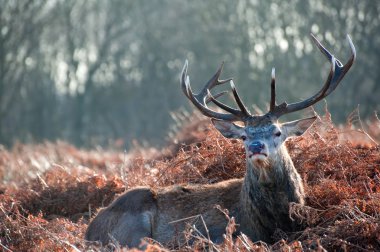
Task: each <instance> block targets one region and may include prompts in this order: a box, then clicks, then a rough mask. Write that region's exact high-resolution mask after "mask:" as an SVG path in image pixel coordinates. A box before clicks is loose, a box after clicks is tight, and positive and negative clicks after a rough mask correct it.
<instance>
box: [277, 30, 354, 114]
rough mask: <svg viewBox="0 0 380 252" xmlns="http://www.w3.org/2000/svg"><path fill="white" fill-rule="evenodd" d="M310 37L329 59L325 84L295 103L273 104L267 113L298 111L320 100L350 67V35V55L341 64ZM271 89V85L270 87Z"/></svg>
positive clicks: (352, 57) (352, 52)
mask: <svg viewBox="0 0 380 252" xmlns="http://www.w3.org/2000/svg"><path fill="white" fill-rule="evenodd" d="M311 38H312V40H313V42H314V43H315V44H316V46H317V47H318V48H319V50H320V51H321V52H322V53H323V55H325V57H326V58H327V59H328V60H329V61H330V64H331V68H330V73H329V76H328V78H327V80H326V82H325V84H324V85H323V87H322V89H321V90H319V91H318V92H317V93H316V94H315V95H313V96H311V97H310V98H308V99H306V100H303V101H300V102H297V103H291V104H286V103H282V104H280V105H279V106H275V107H274V109H273V110H272V109H271V110H270V112H269V113H272V114H273V115H274V116H276V117H277V118H278V117H280V116H282V115H284V114H288V113H291V112H295V111H299V110H302V109H304V108H307V107H310V106H312V105H313V104H315V103H317V102H318V101H320V100H322V99H323V98H325V97H327V96H328V95H329V94H330V93H331V92H332V91H334V90H335V88H336V87H337V86H338V84H339V83H340V81H341V80H342V79H343V77H344V76H345V75H346V73H347V72H348V70H349V69H350V68H351V66H352V64H353V63H354V61H355V58H356V50H355V47H354V44H353V43H352V40H351V38H350V36H348V35H347V39H348V42H349V45H350V49H351V57H350V59H349V60H348V61H347V63H346V64H345V65H343V64H342V63H341V62H340V61H339V60H338V59H336V58H335V57H334V55H332V54H331V53H330V52H329V51H328V50H327V49H326V48H325V47H324V46H323V45H322V44H321V42H319V41H318V40H317V39H316V38H315V36H314V35H313V34H311ZM272 91H273V87H272ZM271 106H272V101H271ZM271 108H272V107H271Z"/></svg>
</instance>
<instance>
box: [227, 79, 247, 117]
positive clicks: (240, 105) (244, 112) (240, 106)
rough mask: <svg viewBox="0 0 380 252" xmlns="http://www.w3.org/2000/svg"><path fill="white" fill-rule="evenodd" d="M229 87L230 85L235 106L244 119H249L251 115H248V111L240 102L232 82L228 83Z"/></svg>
mask: <svg viewBox="0 0 380 252" xmlns="http://www.w3.org/2000/svg"><path fill="white" fill-rule="evenodd" d="M230 85H231V89H232V93H233V94H234V98H235V101H236V104H237V105H238V106H239V108H240V110H241V113H242V115H243V116H244V117H246V118H248V117H251V114H250V113H249V111H248V110H247V108H246V107H245V105H244V103H243V102H242V101H241V99H240V96H239V94H238V92H237V90H236V87H235V84H234V82H233V81H232V80H231V81H230Z"/></svg>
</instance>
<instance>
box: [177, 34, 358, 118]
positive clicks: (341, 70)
mask: <svg viewBox="0 0 380 252" xmlns="http://www.w3.org/2000/svg"><path fill="white" fill-rule="evenodd" d="M311 38H312V40H313V42H314V43H315V44H316V45H317V47H318V48H319V50H320V51H321V52H322V53H323V54H324V55H325V56H326V58H327V59H328V60H329V61H330V64H331V67H330V73H329V75H328V77H327V80H326V82H325V84H324V85H323V87H322V88H321V90H319V91H318V92H317V93H316V94H314V95H313V96H311V97H309V98H308V99H306V100H303V101H300V102H296V103H291V104H287V103H286V102H283V103H281V104H280V105H277V104H276V81H275V69H274V68H273V69H272V81H271V99H270V109H269V112H268V113H266V114H265V115H251V114H250V112H249V111H248V110H247V108H246V106H245V105H244V104H243V102H242V100H241V98H240V96H239V94H238V92H237V90H236V88H235V85H234V83H233V81H232V79H227V80H219V77H220V75H221V73H222V69H223V65H224V63H222V64H221V66H220V67H219V69H218V70H217V71H216V73H215V74H214V76H213V77H212V78H211V79H210V80H209V81H208V82H207V83H206V85H205V86H204V87H203V88H202V90H201V91H200V92H199V93H198V94H194V93H193V92H192V90H191V87H190V80H189V76H188V75H187V67H188V62H187V60H186V62H185V65H184V67H183V70H182V74H181V86H182V90H183V92H184V93H185V95H186V96H187V98H189V100H190V101H191V102H192V103H193V104H194V105H195V106H196V107H197V108H198V109H199V110H200V111H201V112H202V114H204V115H205V116H208V117H212V118H216V119H221V120H225V121H242V122H245V123H248V122H252V121H257V120H261V119H263V118H268V119H269V120H274V119H276V120H277V119H278V118H279V117H281V116H282V115H285V114H288V113H292V112H295V111H299V110H302V109H305V108H307V107H310V106H312V105H313V104H315V103H317V102H319V101H320V100H322V99H323V98H325V97H327V96H328V95H329V94H330V93H331V92H332V91H334V90H335V88H336V87H337V86H338V84H339V83H340V81H341V80H342V79H343V77H344V76H345V75H346V73H347V72H348V70H349V69H350V68H351V66H352V64H353V63H354V61H355V58H356V50H355V47H354V44H353V43H352V40H351V38H350V36H349V35H347V40H348V43H349V45H350V49H351V57H350V59H349V60H348V61H347V63H346V64H345V65H343V64H342V63H341V62H340V61H339V60H338V59H336V58H335V57H334V55H332V54H331V53H330V52H329V51H328V50H327V49H326V48H325V47H324V46H323V45H322V44H321V43H320V42H319V41H318V40H317V39H316V38H315V36H314V35H313V34H311ZM227 82H230V84H231V89H232V93H233V95H234V98H235V102H236V104H237V105H238V107H239V109H235V108H231V107H230V106H228V105H226V104H224V103H222V102H220V101H218V100H217V99H216V98H218V97H219V96H221V95H223V94H225V93H226V92H221V93H218V94H217V95H215V96H213V95H211V92H210V90H211V89H212V88H214V87H216V86H218V85H222V84H225V83H227ZM209 102H213V103H214V104H215V105H217V106H218V107H220V108H221V109H223V110H224V111H226V112H228V113H219V112H216V111H214V110H212V109H210V108H209V107H208V106H207V103H209ZM265 120H266V119H265Z"/></svg>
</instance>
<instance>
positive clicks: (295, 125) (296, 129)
mask: <svg viewBox="0 0 380 252" xmlns="http://www.w3.org/2000/svg"><path fill="white" fill-rule="evenodd" d="M315 119H317V117H316V116H313V117H309V118H305V119H300V120H296V121H292V122H287V123H284V124H282V130H283V132H284V133H285V135H286V137H292V136H301V135H302V134H303V133H305V131H306V130H307V129H308V128H309V127H310V126H311V125H312V124H313V123H314V121H315Z"/></svg>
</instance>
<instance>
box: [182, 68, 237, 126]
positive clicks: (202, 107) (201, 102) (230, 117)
mask: <svg viewBox="0 0 380 252" xmlns="http://www.w3.org/2000/svg"><path fill="white" fill-rule="evenodd" d="M222 67H223V64H222V66H221V67H220V68H219V69H218V71H217V72H216V74H215V75H214V76H213V77H212V78H211V79H210V80H209V81H208V82H207V83H206V86H205V87H204V88H203V89H202V91H201V92H200V93H199V94H196V95H195V94H194V93H193V92H192V90H191V86H190V78H189V76H188V75H187V68H188V61H187V60H186V62H185V65H184V67H183V69H182V74H181V87H182V91H183V92H184V94H185V95H186V97H188V98H189V100H190V101H191V102H192V103H193V104H194V105H195V107H197V108H198V109H199V111H200V112H201V113H202V114H204V115H205V116H208V117H212V118H216V119H222V120H225V121H241V120H242V117H241V114H240V111H238V110H236V111H235V110H234V109H232V108H231V109H232V110H228V109H225V108H224V109H225V110H226V111H227V112H230V113H231V114H225V113H218V112H216V111H214V110H211V109H209V108H208V107H207V105H206V103H207V102H208V100H211V101H213V102H214V103H215V101H216V99H215V98H214V97H212V95H211V94H210V91H209V88H213V87H215V86H216V85H219V84H223V83H225V82H227V81H228V80H223V81H221V80H218V78H219V76H220V73H221V70H222ZM223 94H224V93H219V94H218V96H221V95H223ZM220 104H222V103H220V102H219V105H220ZM217 105H218V104H217ZM222 108H223V107H222Z"/></svg>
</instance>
